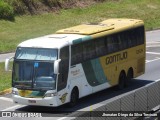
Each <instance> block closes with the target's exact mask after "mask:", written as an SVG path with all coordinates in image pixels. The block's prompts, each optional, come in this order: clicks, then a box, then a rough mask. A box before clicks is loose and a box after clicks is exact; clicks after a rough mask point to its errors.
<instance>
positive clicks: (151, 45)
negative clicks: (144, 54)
mask: <svg viewBox="0 0 160 120" xmlns="http://www.w3.org/2000/svg"><path fill="white" fill-rule="evenodd" d="M146 47H147V48H150V47H160V45H149V46H146Z"/></svg>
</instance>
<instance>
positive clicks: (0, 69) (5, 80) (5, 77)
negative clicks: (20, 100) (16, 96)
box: [0, 63, 11, 92]
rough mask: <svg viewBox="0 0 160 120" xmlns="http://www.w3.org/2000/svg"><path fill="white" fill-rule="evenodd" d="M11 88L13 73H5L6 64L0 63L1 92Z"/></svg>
mask: <svg viewBox="0 0 160 120" xmlns="http://www.w3.org/2000/svg"><path fill="white" fill-rule="evenodd" d="M10 87H11V72H5V71H4V63H0V92H1V91H3V90H5V89H8V88H10Z"/></svg>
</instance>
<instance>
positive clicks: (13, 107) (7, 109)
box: [1, 105, 22, 111]
mask: <svg viewBox="0 0 160 120" xmlns="http://www.w3.org/2000/svg"><path fill="white" fill-rule="evenodd" d="M19 107H22V105H15V106H12V107H9V108H6V109H3V110H1V111H10V110H12V109H16V108H19Z"/></svg>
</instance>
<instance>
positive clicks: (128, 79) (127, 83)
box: [126, 68, 133, 87]
mask: <svg viewBox="0 0 160 120" xmlns="http://www.w3.org/2000/svg"><path fill="white" fill-rule="evenodd" d="M132 78H133V69H132V68H130V69H129V70H128V73H127V81H126V86H127V87H128V86H129V85H130V84H131V80H132Z"/></svg>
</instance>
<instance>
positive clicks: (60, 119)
mask: <svg viewBox="0 0 160 120" xmlns="http://www.w3.org/2000/svg"><path fill="white" fill-rule="evenodd" d="M67 118H68V117H62V118H59V119H58V120H64V119H67Z"/></svg>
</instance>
